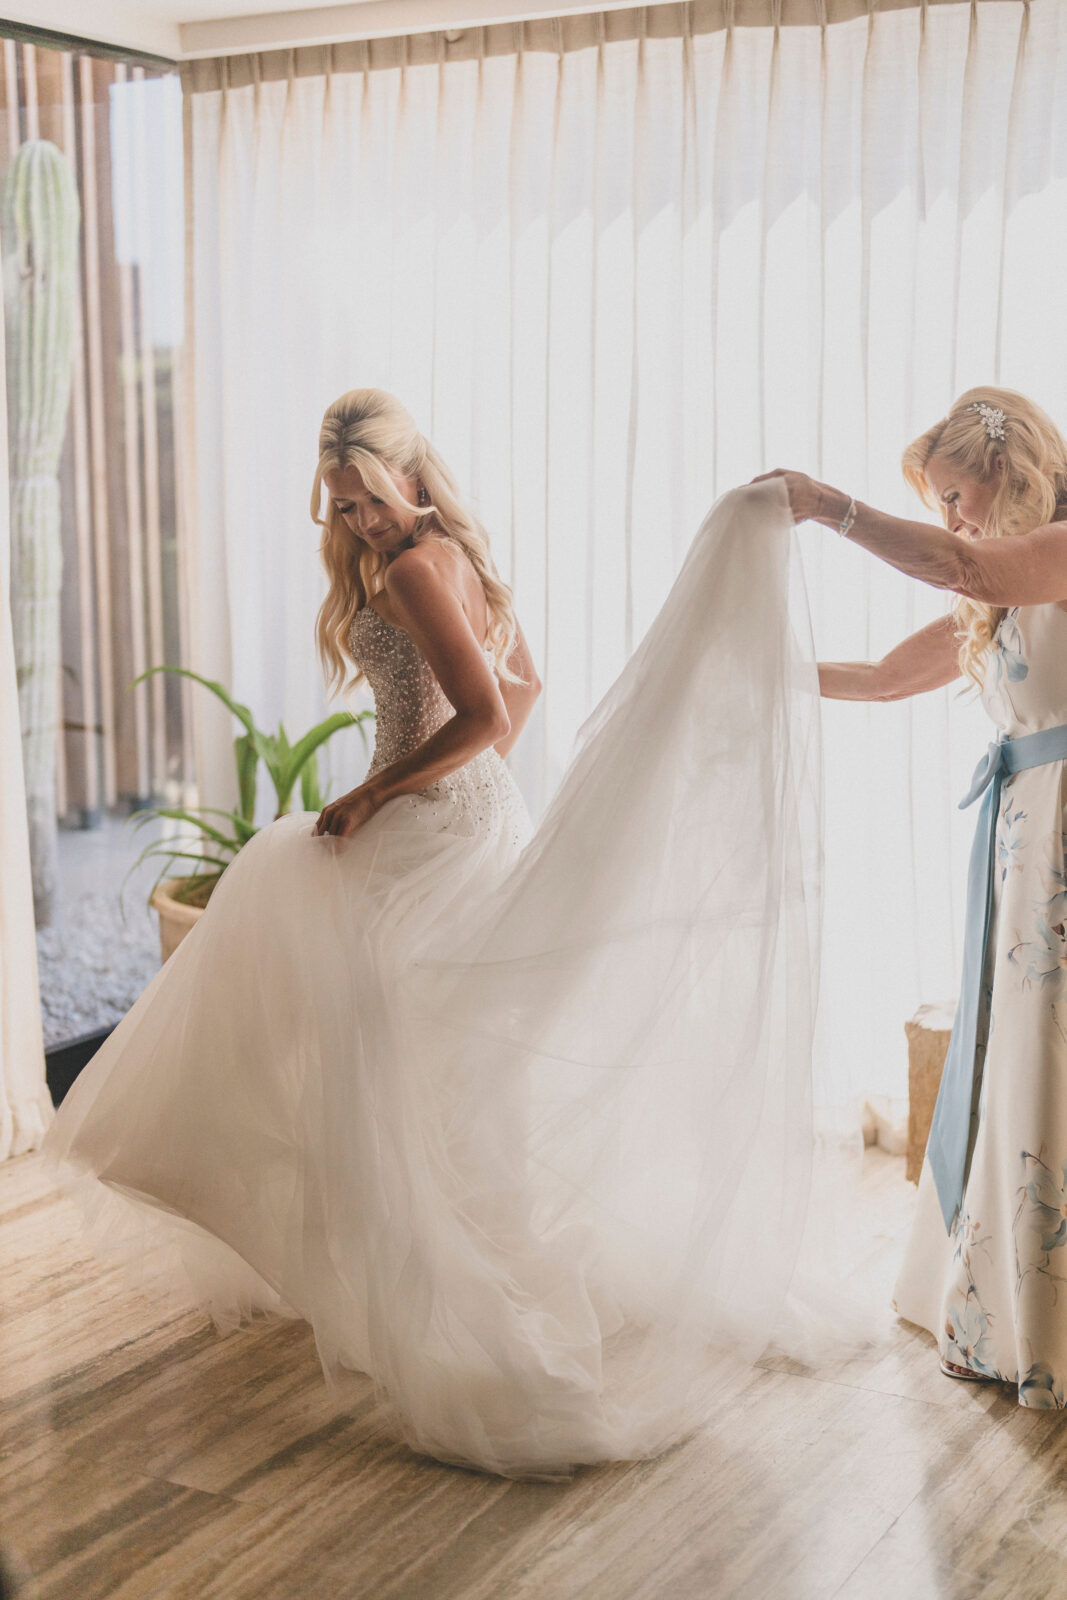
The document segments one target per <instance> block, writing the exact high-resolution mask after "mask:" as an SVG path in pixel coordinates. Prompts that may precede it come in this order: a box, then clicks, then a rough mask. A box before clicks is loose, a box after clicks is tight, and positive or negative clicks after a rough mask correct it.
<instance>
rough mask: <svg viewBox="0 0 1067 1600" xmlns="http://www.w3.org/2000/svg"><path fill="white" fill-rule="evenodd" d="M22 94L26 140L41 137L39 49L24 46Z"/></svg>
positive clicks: (28, 45)
mask: <svg viewBox="0 0 1067 1600" xmlns="http://www.w3.org/2000/svg"><path fill="white" fill-rule="evenodd" d="M22 93H23V96H24V98H25V102H26V138H27V139H39V138H40V137H41V122H40V118H39V117H38V115H37V47H36V46H35V45H32V44H24V45H23V46H22Z"/></svg>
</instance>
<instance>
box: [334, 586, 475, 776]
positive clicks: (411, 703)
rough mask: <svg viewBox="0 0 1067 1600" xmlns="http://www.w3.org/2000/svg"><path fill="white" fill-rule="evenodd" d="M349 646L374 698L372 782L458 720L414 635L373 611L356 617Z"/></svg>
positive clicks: (363, 610) (357, 614)
mask: <svg viewBox="0 0 1067 1600" xmlns="http://www.w3.org/2000/svg"><path fill="white" fill-rule="evenodd" d="M348 643H349V648H350V649H351V651H352V655H353V657H354V659H355V660H356V661H358V663H359V665H360V666H361V667H362V669H363V672H364V674H365V676H366V679H367V682H368V683H369V684H370V686H371V689H372V690H373V692H374V711H375V724H374V759H373V761H372V762H371V766H370V772H369V773H368V774H367V776H368V777H370V776H372V775H373V774H374V773H376V772H380V771H381V769H382V768H383V767H387V766H389V765H390V763H391V762H393V761H399V760H400V758H401V757H402V756H406V755H410V754H411V752H412V750H415V749H417V748H418V746H419V745H420V744H425V742H426V740H427V739H429V738H430V737H431V735H432V734H435V733H436V732H437V730H438V728H440V727H441V726H442V724H443V723H445V722H447V721H448V719H449V717H450V716H452V706H451V705H450V704H449V701H448V699H447V697H446V695H445V692H444V690H443V689H442V688H441V685H440V684H439V683H438V681H437V679H436V678H435V677H434V674H433V672H432V671H431V669H430V665H429V662H428V661H427V660H426V657H425V656H424V655H423V653H422V651H421V650H420V649H419V647H418V645H417V644H416V643H415V641H414V639H413V638H412V637H411V635H410V633H405V632H404V631H403V629H401V628H394V627H393V626H392V625H391V624H390V623H388V622H386V620H385V618H384V617H383V616H381V615H380V613H379V612H377V611H376V610H375V609H374V607H373V606H370V605H367V606H364V607H363V608H362V610H361V611H357V612H356V615H355V617H354V619H353V622H352V627H351V630H350V632H349V635H348Z"/></svg>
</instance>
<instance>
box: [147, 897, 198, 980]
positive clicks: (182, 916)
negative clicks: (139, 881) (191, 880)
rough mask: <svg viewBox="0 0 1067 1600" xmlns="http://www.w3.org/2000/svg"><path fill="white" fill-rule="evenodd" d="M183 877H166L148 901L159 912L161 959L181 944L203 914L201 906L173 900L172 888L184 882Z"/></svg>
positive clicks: (165, 957)
mask: <svg viewBox="0 0 1067 1600" xmlns="http://www.w3.org/2000/svg"><path fill="white" fill-rule="evenodd" d="M187 881H188V880H187V879H185V878H167V879H165V880H164V882H163V883H161V884H160V885H159V887H158V888H157V889H156V890H155V892H154V894H153V895H152V899H151V901H150V902H149V903H150V904H151V905H153V906H154V907H155V909H156V910H157V911H158V912H159V949H160V959H161V961H166V959H167V957H168V956H169V955H172V954H173V953H174V951H175V950H176V949H177V948H178V946H179V945H180V944H181V942H182V940H183V939H184V938H185V935H186V934H187V933H188V932H189V929H190V928H191V927H192V926H193V924H194V922H196V921H197V920H198V919H199V918H200V917H202V916H203V915H204V908H203V906H187V905H185V904H184V902H183V901H181V900H175V899H174V897H173V895H172V894H171V892H170V891H171V890H172V889H176V888H178V887H179V886H180V885H181V884H184V883H186V882H187Z"/></svg>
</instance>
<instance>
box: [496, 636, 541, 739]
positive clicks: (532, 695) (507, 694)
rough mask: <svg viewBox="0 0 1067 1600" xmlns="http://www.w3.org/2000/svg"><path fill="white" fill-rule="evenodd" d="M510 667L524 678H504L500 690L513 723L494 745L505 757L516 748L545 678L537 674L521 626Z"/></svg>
mask: <svg viewBox="0 0 1067 1600" xmlns="http://www.w3.org/2000/svg"><path fill="white" fill-rule="evenodd" d="M508 666H509V667H510V668H511V670H512V672H514V673H517V675H518V676H519V677H520V678H522V679H523V680H524V681H523V682H522V683H507V682H504V681H503V680H501V683H500V693H501V695H502V696H503V700H504V705H505V707H506V709H507V713H508V720H509V722H510V723H511V727H510V729H509V730H508V732H507V733H506V734H505V735H504V737H503V738H502V739H498V740H497V742H496V744H495V745H494V746H493V749H494V750H495V751H496V753H497V755H501V756H506V755H507V754H508V752H509V751H510V750H512V749H513V748H514V745H515V741H516V739H517V738H518V737H519V734H520V733H521V732H522V730H523V728H524V727H525V726H526V723H527V721H528V719H529V716H530V712H531V711H532V710H533V708H534V703H535V702H536V700H537V697H538V695H539V694H540V693H541V680H540V678H539V677H538V676H537V669H536V668H535V667H534V664H533V656H532V655H531V654H530V647H529V645H528V644H527V643H526V637H525V635H524V634H523V631H522V629H521V628H519V630H518V633H517V634H516V637H515V644H514V648H513V649H512V652H511V654H510V656H509V657H508Z"/></svg>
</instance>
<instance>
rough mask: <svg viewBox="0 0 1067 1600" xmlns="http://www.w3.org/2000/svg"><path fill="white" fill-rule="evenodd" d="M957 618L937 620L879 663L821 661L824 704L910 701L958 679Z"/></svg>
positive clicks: (820, 672) (820, 679) (821, 684)
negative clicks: (835, 701) (911, 698)
mask: <svg viewBox="0 0 1067 1600" xmlns="http://www.w3.org/2000/svg"><path fill="white" fill-rule="evenodd" d="M958 651H959V641H958V640H957V638H956V624H955V619H954V618H953V617H951V616H948V617H939V618H938V620H937V621H936V622H931V623H928V624H927V626H926V627H925V628H920V629H919V631H918V633H913V634H910V635H909V637H908V638H907V639H904V640H903V641H902V642H901V643H900V644H898V645H897V646H896V647H895V648H894V649H892V650H890V651H889V653H888V655H884V656H883V657H882V659H881V660H880V661H820V662H819V693H820V694H821V695H822V696H823V698H824V699H825V700H906V699H908V697H909V696H910V695H913V694H925V693H926V692H927V691H928V690H930V689H943V688H944V687H945V685H946V684H948V683H951V682H952V681H953V679H955V678H958V677H959V673H960V669H959V661H958V659H957V657H958Z"/></svg>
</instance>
